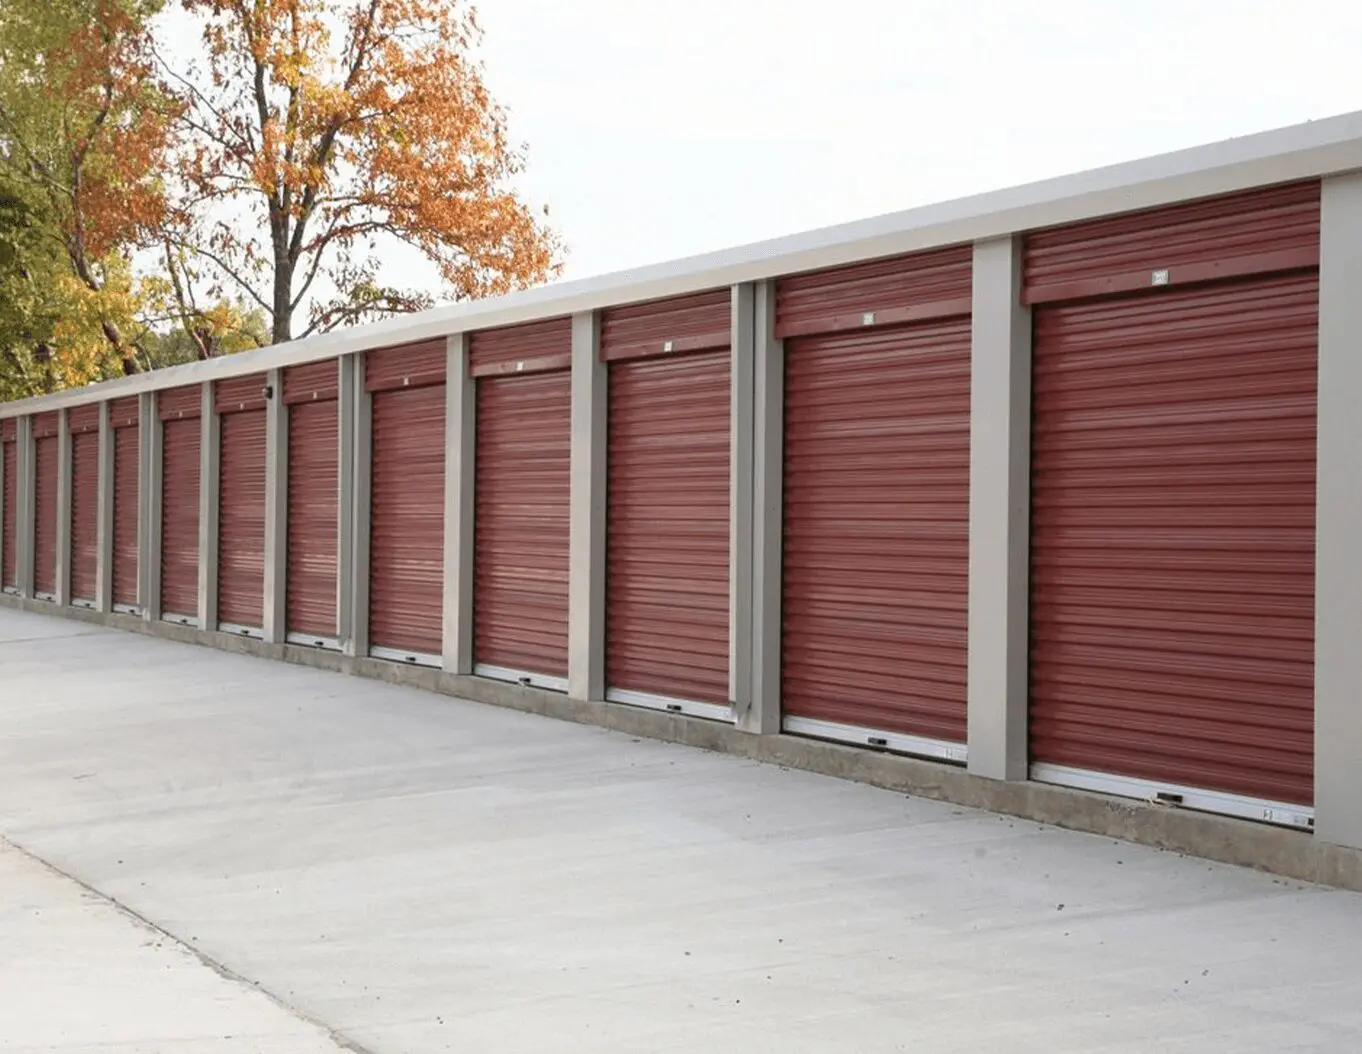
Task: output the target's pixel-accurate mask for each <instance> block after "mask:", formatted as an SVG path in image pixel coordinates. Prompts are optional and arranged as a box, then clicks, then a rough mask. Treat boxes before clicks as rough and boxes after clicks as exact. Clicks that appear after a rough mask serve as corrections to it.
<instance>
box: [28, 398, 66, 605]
mask: <svg viewBox="0 0 1362 1054" xmlns="http://www.w3.org/2000/svg"><path fill="white" fill-rule="evenodd" d="M60 429H61V416H60V415H59V414H56V413H46V414H37V415H36V416H35V417H34V418H33V445H34V463H35V469H34V486H33V493H34V499H33V503H34V507H35V512H36V515H35V517H34V521H33V591H34V593H35V594H37V596H38V597H40V598H41V599H43V600H55V599H56V598H57V488H58V486H59V485H60V481H59V473H60V463H61V438H60Z"/></svg>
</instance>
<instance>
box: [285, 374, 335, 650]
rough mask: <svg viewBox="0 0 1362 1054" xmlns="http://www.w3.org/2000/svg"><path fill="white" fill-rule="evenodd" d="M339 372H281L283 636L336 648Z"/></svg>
mask: <svg viewBox="0 0 1362 1054" xmlns="http://www.w3.org/2000/svg"><path fill="white" fill-rule="evenodd" d="M339 370H340V367H339V365H338V363H336V362H335V361H331V362H317V363H310V364H309V365H306V366H294V367H291V368H289V369H287V370H285V371H284V402H285V404H286V405H287V406H288V586H287V591H286V595H287V601H286V603H287V614H286V622H287V625H288V632H289V633H290V634H297V635H298V636H299V638H300V639H302V640H304V641H305V642H307V643H322V644H327V645H334V644H335V642H336V634H337V628H336V576H337V573H338V570H339V565H338V562H337V553H338V552H339V536H338V532H339V529H340V526H339V524H340V520H339V516H340V513H339V489H340V438H339V431H338V430H339V427H340V426H339V421H340V418H339V416H338V410H339V403H338V402H337V399H338V398H339V393H340V388H339V385H340V372H339Z"/></svg>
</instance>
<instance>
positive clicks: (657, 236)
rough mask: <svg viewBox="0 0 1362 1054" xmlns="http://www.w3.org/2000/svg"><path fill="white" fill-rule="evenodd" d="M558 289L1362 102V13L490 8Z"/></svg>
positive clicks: (993, 4)
mask: <svg viewBox="0 0 1362 1054" xmlns="http://www.w3.org/2000/svg"><path fill="white" fill-rule="evenodd" d="M478 7H479V13H480V16H481V21H482V24H483V26H484V28H485V30H486V39H485V42H484V47H483V57H484V60H485V62H486V65H487V79H488V82H489V84H490V86H491V88H492V90H493V92H494V94H496V95H497V97H498V98H499V99H500V101H501V102H502V103H503V104H504V105H506V106H507V107H508V108H509V109H510V110H511V121H512V124H511V128H512V133H513V135H514V137H515V138H517V139H518V140H522V141H524V142H525V143H526V144H527V145H528V148H529V154H530V168H529V171H528V172H527V174H526V178H525V180H524V184H523V185H524V188H525V190H526V192H527V193H528V194H529V195H531V196H532V197H534V198H535V199H536V200H540V201H547V202H548V203H549V204H550V207H551V209H552V217H553V222H554V223H555V225H556V226H557V227H558V229H559V230H560V231H561V233H562V234H563V236H564V238H565V240H566V241H567V243H568V245H569V248H570V250H571V255H570V256H569V259H568V270H567V276H568V277H582V276H585V275H589V274H595V273H600V272H604V271H614V270H620V269H624V268H627V267H631V266H634V265H637V264H641V263H648V262H654V261H658V260H665V259H669V258H672V257H677V256H684V255H689V254H691V253H695V252H703V251H706V250H710V249H717V248H722V247H724V246H728V245H734V244H739V243H742V242H747V241H752V240H756V239H759V238H765V237H774V236H777V235H780V234H786V233H792V232H794V231H798V230H804V229H807V228H810V227H817V226H822V225H825V224H830V223H837V222H841V221H844V220H851V219H856V218H860V217H863V216H868V215H874V214H877V213H883V212H891V211H895V210H898V209H903V208H908V207H911V206H914V205H921V204H927V203H930V202H933V201H940V200H944V199H947V198H952V197H959V196H961V195H964V194H970V193H974V192H976V191H983V190H990V189H995V188H999V187H1005V186H1010V185H1014V184H1017V183H1023V182H1028V181H1030V180H1033V179H1040V178H1044V177H1047V176H1054V175H1062V174H1064V173H1066V172H1072V171H1076V170H1079V169H1084V168H1091V167H1094V166H1097V165H1103V164H1108V163H1112V162H1116V161H1123V160H1129V159H1133V158H1137V157H1142V156H1146V155H1148V154H1154V153H1161V152H1163V151H1167V150H1174V149H1178V148H1181V147H1185V146H1193V145H1196V144H1198V143H1203V142H1209V141H1214V140H1217V139H1224V138H1228V137H1230V136H1234V135H1242V134H1246V133H1250V132H1255V131H1262V130H1265V129H1268V128H1274V127H1278V126H1281V125H1285V124H1294V123H1296V122H1299V121H1305V120H1310V119H1316V118H1320V117H1327V116H1331V115H1333V114H1336V113H1341V112H1344V111H1348V110H1353V109H1362V62H1360V61H1359V55H1362V51H1360V50H1359V49H1360V48H1362V4H1359V3H1357V2H1356V0H1332V2H1331V0H1272V2H1265V0H1180V2H1178V0H817V2H815V0H681V2H667V3H663V2H659V0H558V2H553V0H482V2H481V3H480V4H479V5H478Z"/></svg>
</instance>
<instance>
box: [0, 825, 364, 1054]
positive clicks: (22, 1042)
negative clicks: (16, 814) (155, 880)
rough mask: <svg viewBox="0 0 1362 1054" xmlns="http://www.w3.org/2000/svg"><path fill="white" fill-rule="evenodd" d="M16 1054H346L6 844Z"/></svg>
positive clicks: (7, 967) (6, 998) (8, 1003)
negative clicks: (52, 1053)
mask: <svg viewBox="0 0 1362 1054" xmlns="http://www.w3.org/2000/svg"><path fill="white" fill-rule="evenodd" d="M0 935H3V940H0V1049H3V1050H4V1051H6V1052H7V1054H40V1052H51V1051H60V1052H62V1054H341V1052H342V1051H343V1048H342V1047H340V1046H339V1045H338V1044H337V1043H335V1042H334V1041H333V1040H332V1039H330V1038H329V1037H328V1036H327V1034H326V1032H325V1030H323V1029H321V1028H318V1027H317V1026H316V1025H314V1024H311V1023H309V1022H306V1021H303V1020H300V1019H299V1018H298V1017H297V1016H296V1015H294V1014H291V1013H289V1012H288V1011H287V1010H286V1009H285V1008H283V1007H280V1006H278V1005H277V1004H276V1003H274V1002H273V1001H272V1000H271V999H270V998H269V997H268V996H266V995H264V994H262V993H261V992H259V991H257V990H256V989H255V988H253V987H252V986H250V985H249V984H246V983H245V982H243V981H241V980H239V979H236V978H232V977H226V976H223V974H222V973H221V972H219V971H217V970H215V969H213V968H212V967H210V966H209V965H207V964H205V963H204V962H203V961H201V960H200V959H199V958H198V957H196V956H195V955H194V954H193V953H192V952H190V951H189V950H187V949H186V948H184V947H183V946H182V945H180V944H179V943H177V942H176V941H174V940H172V939H171V938H169V937H167V936H166V935H165V934H164V933H161V932H160V931H159V930H157V929H155V928H154V927H151V926H148V925H146V924H145V923H143V922H142V921H140V920H138V919H136V918H134V917H132V916H130V915H128V914H127V913H126V912H124V911H122V910H120V909H119V908H118V907H117V906H116V905H114V904H112V903H110V902H109V901H108V900H106V899H105V898H103V897H101V896H99V895H98V894H96V893H93V892H91V891H89V890H87V889H85V888H84V887H82V886H81V885H80V884H79V883H77V882H74V881H72V880H71V879H69V878H66V877H65V876H62V875H59V874H57V873H56V872H55V871H53V870H51V869H50V868H48V867H46V866H44V865H43V864H42V863H40V862H38V861H36V860H33V859H32V858H30V857H28V856H25V855H24V854H23V853H20V852H19V851H18V850H16V849H14V848H13V847H12V846H9V845H6V844H5V843H3V842H0Z"/></svg>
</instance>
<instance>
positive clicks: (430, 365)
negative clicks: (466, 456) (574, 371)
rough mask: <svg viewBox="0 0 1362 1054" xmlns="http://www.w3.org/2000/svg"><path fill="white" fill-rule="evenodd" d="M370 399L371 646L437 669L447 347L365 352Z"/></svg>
mask: <svg viewBox="0 0 1362 1054" xmlns="http://www.w3.org/2000/svg"><path fill="white" fill-rule="evenodd" d="M364 383H365V388H366V389H367V390H368V391H369V392H371V393H372V399H373V419H372V427H373V431H372V451H373V460H372V467H371V471H372V482H371V492H370V503H369V516H370V521H369V530H370V534H369V644H370V651H371V652H372V653H374V654H376V655H378V656H380V657H385V658H394V659H399V660H403V661H408V662H417V663H428V664H438V662H439V661H440V656H441V653H442V652H443V650H444V500H445V498H444V495H445V342H444V341H443V340H440V341H430V342H428V343H425V344H418V345H408V346H404V347H400V348H390V349H387V350H384V351H379V352H371V353H369V354H368V355H366V356H365V367H364Z"/></svg>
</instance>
